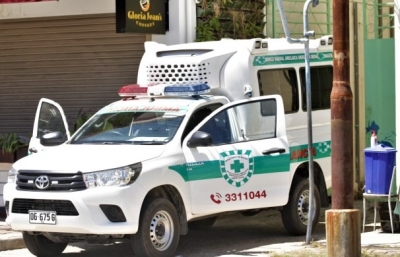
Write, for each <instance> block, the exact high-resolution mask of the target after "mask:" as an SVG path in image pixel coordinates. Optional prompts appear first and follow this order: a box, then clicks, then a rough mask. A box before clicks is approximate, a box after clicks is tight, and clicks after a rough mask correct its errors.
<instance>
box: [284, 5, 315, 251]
mask: <svg viewBox="0 0 400 257" xmlns="http://www.w3.org/2000/svg"><path fill="white" fill-rule="evenodd" d="M311 3H312V6H313V7H315V6H316V5H317V4H318V0H307V1H306V2H305V3H304V7H303V26H304V30H303V36H304V37H303V38H300V39H293V38H291V36H290V31H289V27H288V24H287V20H286V15H285V12H284V10H283V5H282V1H281V0H277V4H278V8H279V12H280V14H281V20H282V25H283V29H284V31H285V35H286V40H287V41H288V42H289V43H291V44H292V43H302V44H304V58H305V66H306V69H305V75H306V98H307V127H308V178H309V185H310V187H309V191H310V196H309V209H308V224H307V235H306V243H307V244H310V241H311V233H312V224H313V223H312V218H313V216H312V215H313V214H314V213H315V211H314V208H315V206H314V201H313V199H314V161H313V155H312V152H313V151H312V146H313V138H312V112H311V109H312V105H311V76H310V47H309V36H310V35H312V36H314V31H309V30H308V8H309V5H310V4H311ZM316 218H318V217H316Z"/></svg>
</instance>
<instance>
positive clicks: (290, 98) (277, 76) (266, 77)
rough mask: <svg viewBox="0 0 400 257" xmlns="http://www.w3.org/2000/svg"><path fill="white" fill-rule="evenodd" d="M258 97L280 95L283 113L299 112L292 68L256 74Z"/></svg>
mask: <svg viewBox="0 0 400 257" xmlns="http://www.w3.org/2000/svg"><path fill="white" fill-rule="evenodd" d="M257 77H258V85H259V89H260V95H261V96H263V95H275V94H278V95H281V96H282V99H283V104H284V108H285V113H294V112H297V111H298V110H299V92H298V84H297V77H296V70H295V69H294V68H288V69H274V70H260V71H258V73H257Z"/></svg>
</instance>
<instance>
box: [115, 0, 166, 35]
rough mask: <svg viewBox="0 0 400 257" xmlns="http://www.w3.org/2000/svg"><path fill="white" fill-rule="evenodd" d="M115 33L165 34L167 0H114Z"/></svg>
mask: <svg viewBox="0 0 400 257" xmlns="http://www.w3.org/2000/svg"><path fill="white" fill-rule="evenodd" d="M115 3H116V8H115V10H116V26H117V28H116V29H117V33H125V32H130V33H144V34H165V32H166V31H168V30H169V18H168V17H169V8H168V0H115Z"/></svg>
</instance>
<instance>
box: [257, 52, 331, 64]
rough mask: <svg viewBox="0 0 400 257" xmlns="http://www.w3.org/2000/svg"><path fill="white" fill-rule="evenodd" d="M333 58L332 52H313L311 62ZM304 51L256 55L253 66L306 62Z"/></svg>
mask: <svg viewBox="0 0 400 257" xmlns="http://www.w3.org/2000/svg"><path fill="white" fill-rule="evenodd" d="M332 60H333V53H332V52H321V53H311V54H310V62H327V61H332ZM304 62H305V55H304V53H299V54H278V55H262V56H256V57H254V61H253V66H266V65H279V64H293V63H304Z"/></svg>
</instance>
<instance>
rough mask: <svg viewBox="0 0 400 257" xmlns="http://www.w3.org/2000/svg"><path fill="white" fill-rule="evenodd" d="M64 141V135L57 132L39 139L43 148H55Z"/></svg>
mask: <svg viewBox="0 0 400 257" xmlns="http://www.w3.org/2000/svg"><path fill="white" fill-rule="evenodd" d="M65 141H66V140H65V137H64V135H63V134H62V133H61V132H59V131H55V132H50V133H47V134H45V135H43V136H42V137H41V138H40V144H42V145H44V146H57V145H61V144H63V143H64V142H65Z"/></svg>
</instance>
